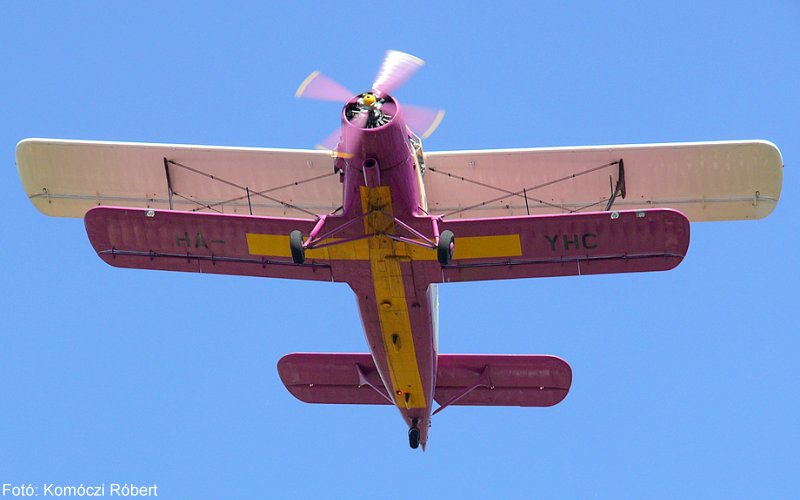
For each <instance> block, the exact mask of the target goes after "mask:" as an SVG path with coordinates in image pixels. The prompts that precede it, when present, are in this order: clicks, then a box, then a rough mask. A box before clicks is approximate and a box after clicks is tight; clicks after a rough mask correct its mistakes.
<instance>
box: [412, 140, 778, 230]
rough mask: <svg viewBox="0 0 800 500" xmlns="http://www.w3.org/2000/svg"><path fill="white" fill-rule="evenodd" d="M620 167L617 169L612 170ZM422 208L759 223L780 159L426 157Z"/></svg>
mask: <svg viewBox="0 0 800 500" xmlns="http://www.w3.org/2000/svg"><path fill="white" fill-rule="evenodd" d="M619 160H623V162H622V165H623V168H622V169H620V168H619ZM425 165H426V167H427V172H426V174H425V189H426V192H427V196H428V210H429V211H430V212H431V213H432V214H444V215H445V216H446V217H447V218H484V217H504V216H513V215H527V214H552V213H570V212H580V211H596V210H604V209H605V208H606V206H607V204H608V201H609V199H610V198H611V197H612V192H614V191H615V188H616V187H617V185H618V179H619V177H620V173H621V171H622V173H623V174H624V186H625V197H624V198H622V196H621V194H620V195H618V196H617V197H616V198H615V199H614V201H613V204H612V208H611V209H612V210H623V209H636V208H655V207H659V208H674V209H676V210H679V211H681V212H683V213H684V214H685V215H686V216H687V217H688V218H689V219H690V220H692V221H712V220H736V219H760V218H762V217H766V216H767V215H768V214H769V213H770V212H772V210H773V208H775V204H776V203H777V202H778V198H779V197H780V192H781V184H782V179H783V160H782V159H781V154H780V151H779V150H778V148H777V147H776V146H775V145H774V144H772V143H770V142H767V141H738V142H697V143H672V144H670V143H665V144H642V145H623V146H591V147H578V148H541V149H506V150H483V151H445V152H431V153H426V154H425Z"/></svg>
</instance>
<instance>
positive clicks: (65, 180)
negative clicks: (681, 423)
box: [16, 51, 783, 449]
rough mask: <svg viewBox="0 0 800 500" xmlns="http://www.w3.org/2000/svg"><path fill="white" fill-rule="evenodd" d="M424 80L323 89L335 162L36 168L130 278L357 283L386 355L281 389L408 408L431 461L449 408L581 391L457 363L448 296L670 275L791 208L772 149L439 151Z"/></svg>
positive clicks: (74, 148) (371, 341)
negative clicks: (131, 271) (431, 447)
mask: <svg viewBox="0 0 800 500" xmlns="http://www.w3.org/2000/svg"><path fill="white" fill-rule="evenodd" d="M422 64H423V63H422V61H421V60H420V59H418V58H416V57H414V56H411V55H409V54H405V53H402V52H397V51H389V52H388V53H387V55H386V58H385V60H384V62H383V64H382V66H381V68H380V71H379V72H378V75H377V77H376V79H375V82H374V83H373V85H372V88H371V89H370V90H368V91H366V92H362V93H360V94H355V93H353V92H350V91H349V90H347V89H346V88H344V87H343V86H342V85H340V84H338V83H337V82H335V81H334V80H332V79H330V78H328V77H326V76H324V75H322V74H321V73H319V72H314V73H312V74H311V75H310V76H309V77H308V78H307V79H306V80H305V81H304V82H303V83H302V85H301V86H300V88H299V89H298V91H297V95H298V96H299V97H308V98H316V99H323V100H330V101H339V102H341V103H344V104H343V108H342V111H341V129H340V130H337V131H336V132H335V133H334V134H332V135H331V136H329V138H328V139H326V140H325V141H323V146H325V148H323V149H321V150H292V149H266V148H232V147H212V146H191V145H169V144H144V143H123V142H85V141H72V140H50V139H26V140H23V141H21V142H20V143H19V144H18V145H17V150H16V159H17V166H18V169H19V173H20V177H21V179H22V183H23V185H24V188H25V191H26V193H27V194H28V196H29V198H30V200H31V201H32V202H33V204H34V205H35V206H36V208H37V209H39V210H40V211H41V212H43V213H44V214H46V215H50V216H59V217H82V218H83V219H84V221H85V226H86V231H87V234H88V236H89V240H90V241H91V244H92V246H93V247H94V249H95V250H96V252H97V254H98V255H99V257H100V258H101V259H102V260H104V261H105V262H106V263H108V264H110V265H112V266H116V267H122V268H137V269H156V270H165V271H184V272H196V273H219V274H228V275H246V276H261V277H269V278H286V279H296V280H313V281H328V282H339V283H347V284H348V285H349V286H350V288H351V289H352V290H353V292H354V294H355V296H356V298H357V302H358V308H359V310H360V313H361V318H362V321H363V326H364V333H365V336H366V341H367V346H368V348H369V353H356V354H353V353H294V354H288V355H286V356H284V357H283V358H282V359H281V360H280V361H279V362H278V373H279V375H280V378H281V380H282V381H283V383H284V385H285V386H286V388H287V389H288V390H289V392H291V394H292V395H293V396H295V397H296V398H297V399H299V400H301V401H304V402H308V403H338V404H369V405H392V406H395V407H396V408H397V409H398V410H399V411H400V414H401V415H402V417H403V419H404V421H405V423H406V425H407V428H408V440H409V444H410V446H411V447H412V448H417V447H419V446H420V445H421V446H422V447H423V449H424V447H425V444H426V442H427V440H428V430H429V426H430V422H431V417H432V416H433V415H435V414H436V413H438V412H440V411H442V410H443V409H445V408H447V407H450V406H457V405H476V406H496V405H500V406H524V407H546V406H551V405H555V404H557V403H559V402H560V401H562V400H563V399H564V397H565V396H566V395H567V392H568V391H569V389H570V385H571V382H572V371H571V368H570V366H569V365H568V364H567V363H566V362H565V361H564V360H562V359H560V358H558V357H555V356H548V355H496V354H492V355H488V354H487V355H476V354H440V353H439V352H438V348H437V342H438V334H439V322H438V306H439V304H438V294H437V287H438V286H439V285H440V284H444V283H452V282H465V281H481V280H502V279H511V278H536V277H554V276H576V275H585V274H601V273H629V272H642V271H663V270H668V269H672V268H674V267H675V266H677V265H678V264H679V263H680V262H681V260H682V259H683V258H684V256H685V255H686V251H687V248H688V245H689V222H690V221H721V220H739V219H760V218H762V217H765V216H767V215H768V214H769V213H770V212H772V210H773V209H774V207H775V205H776V203H777V202H778V198H779V196H780V191H781V183H782V170H783V162H782V159H781V154H780V152H779V150H778V149H777V147H776V146H775V145H774V144H772V143H770V142H767V141H758V140H755V141H736V142H702V143H674V144H644V145H620V146H596V147H559V148H538V149H504V150H474V151H441V152H429V151H424V150H423V147H422V140H423V139H425V138H427V137H428V136H429V135H430V134H431V132H432V131H433V130H434V129H435V128H436V126H437V125H438V124H439V122H440V121H441V119H442V116H443V113H442V112H441V111H438V110H431V109H427V108H421V107H416V106H406V105H402V106H401V104H400V102H399V101H398V100H396V99H395V97H394V92H395V91H396V90H397V88H398V87H399V86H400V85H401V84H402V83H404V82H405V81H406V80H407V79H408V78H409V77H410V76H411V75H412V74H413V73H414V72H415V71H416V70H417V69H418V68H419V67H420V66H421V65H422ZM435 403H436V404H438V407H437V408H436V409H434V404H435Z"/></svg>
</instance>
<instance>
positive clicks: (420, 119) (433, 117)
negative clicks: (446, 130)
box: [403, 105, 444, 139]
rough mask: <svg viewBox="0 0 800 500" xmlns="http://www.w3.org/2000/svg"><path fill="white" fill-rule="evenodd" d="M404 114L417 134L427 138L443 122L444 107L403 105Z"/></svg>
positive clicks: (407, 122) (408, 123)
mask: <svg viewBox="0 0 800 500" xmlns="http://www.w3.org/2000/svg"><path fill="white" fill-rule="evenodd" d="M403 114H404V115H405V117H406V125H408V126H409V127H410V128H411V130H413V131H414V133H415V134H417V135H418V136H420V137H421V138H422V139H427V138H428V137H429V136H430V135H431V134H432V133H433V132H434V131H435V130H436V128H437V127H438V126H439V124H440V123H442V119H443V118H444V110H443V109H432V108H423V107H421V106H410V105H403Z"/></svg>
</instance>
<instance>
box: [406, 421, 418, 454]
mask: <svg viewBox="0 0 800 500" xmlns="http://www.w3.org/2000/svg"><path fill="white" fill-rule="evenodd" d="M408 445H409V446H410V447H411V448H412V449H414V450H416V449H417V448H419V427H412V428H410V429H409V430H408Z"/></svg>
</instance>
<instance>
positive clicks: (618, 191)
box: [526, 158, 625, 212]
mask: <svg viewBox="0 0 800 500" xmlns="http://www.w3.org/2000/svg"><path fill="white" fill-rule="evenodd" d="M617 163H618V165H619V173H618V174H617V185H616V186H615V187H613V188H611V198H609V199H608V204H607V205H606V212H608V211H609V210H611V205H613V204H614V200H616V199H617V196H618V195H619V196H621V197H622V199H623V200H624V199H625V163H624V162H623V161H622V158H620V159H619V162H617ZM608 181H609V183H611V177H609V178H608ZM526 201H527V200H526Z"/></svg>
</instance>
